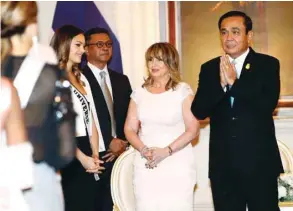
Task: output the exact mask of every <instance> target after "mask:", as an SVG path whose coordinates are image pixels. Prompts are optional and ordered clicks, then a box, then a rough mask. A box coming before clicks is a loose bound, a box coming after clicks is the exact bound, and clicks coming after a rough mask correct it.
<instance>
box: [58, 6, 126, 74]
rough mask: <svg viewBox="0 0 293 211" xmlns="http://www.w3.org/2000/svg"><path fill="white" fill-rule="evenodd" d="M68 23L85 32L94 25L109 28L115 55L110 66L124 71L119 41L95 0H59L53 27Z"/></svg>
mask: <svg viewBox="0 0 293 211" xmlns="http://www.w3.org/2000/svg"><path fill="white" fill-rule="evenodd" d="M68 24H70V25H74V26H76V27H78V28H80V29H82V30H83V31H85V32H86V31H87V30H89V29H90V28H94V27H100V28H105V29H107V30H108V31H109V33H110V37H111V39H112V41H113V55H112V59H111V60H110V62H109V64H108V66H109V68H110V69H112V70H114V71H116V72H120V73H123V67H122V58H121V50H120V44H119V41H118V39H117V37H116V35H115V34H114V33H113V31H112V30H111V27H110V26H109V24H107V22H106V20H105V18H104V17H103V16H102V14H101V13H100V11H99V9H98V8H97V6H96V4H95V3H94V2H93V1H84V2H83V1H74V2H73V1H57V5H56V9H55V14H54V18H53V23H52V28H53V30H54V31H55V30H56V29H58V28H60V27H61V26H63V25H68ZM83 63H84V62H83Z"/></svg>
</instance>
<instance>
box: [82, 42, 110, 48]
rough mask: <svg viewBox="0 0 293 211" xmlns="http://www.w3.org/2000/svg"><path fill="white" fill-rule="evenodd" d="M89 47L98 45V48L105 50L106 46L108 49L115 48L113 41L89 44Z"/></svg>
mask: <svg viewBox="0 0 293 211" xmlns="http://www.w3.org/2000/svg"><path fill="white" fill-rule="evenodd" d="M87 45H96V46H97V47H98V48H103V47H104V46H106V47H107V48H111V47H112V46H113V43H112V42H111V41H107V42H102V41H99V42H96V43H89V44H87Z"/></svg>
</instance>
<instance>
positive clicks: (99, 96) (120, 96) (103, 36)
mask: <svg viewBox="0 0 293 211" xmlns="http://www.w3.org/2000/svg"><path fill="white" fill-rule="evenodd" d="M85 38H86V47H85V51H86V55H87V61H88V63H87V65H86V66H85V68H84V69H83V74H84V75H85V77H86V78H87V80H88V81H89V84H90V89H91V91H92V95H93V100H94V107H95V110H96V113H97V117H98V124H99V131H98V132H99V148H100V153H99V157H100V159H102V160H104V161H105V163H104V167H105V168H106V169H105V171H104V172H103V173H102V174H101V175H100V180H99V181H98V182H97V191H98V196H97V211H112V210H113V202H112V197H111V191H110V190H111V189H110V177H111V172H112V167H113V164H114V162H115V160H116V158H117V157H118V156H119V155H120V154H121V153H122V152H123V151H125V149H126V147H127V145H128V143H127V141H126V138H125V135H124V123H125V119H126V115H127V110H128V104H129V101H130V94H131V92H132V89H131V86H130V83H129V80H128V78H127V76H125V75H123V74H120V73H117V72H115V71H113V70H111V69H109V68H108V66H107V63H108V61H109V60H110V59H111V56H112V44H113V43H112V40H111V38H110V34H109V32H108V31H107V30H105V29H103V28H92V29H90V30H88V31H87V32H86V33H85Z"/></svg>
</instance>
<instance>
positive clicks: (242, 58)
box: [229, 48, 249, 79]
mask: <svg viewBox="0 0 293 211" xmlns="http://www.w3.org/2000/svg"><path fill="white" fill-rule="evenodd" d="M248 53H249V48H248V49H247V50H246V51H245V52H244V53H243V54H241V55H240V56H238V57H237V58H236V59H233V58H232V57H230V56H229V61H230V62H231V63H232V61H233V60H234V63H235V69H236V74H237V78H238V79H239V78H240V74H241V70H242V67H243V64H244V61H245V59H246V57H247V55H248Z"/></svg>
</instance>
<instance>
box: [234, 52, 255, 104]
mask: <svg viewBox="0 0 293 211" xmlns="http://www.w3.org/2000/svg"><path fill="white" fill-rule="evenodd" d="M254 55H255V51H254V50H253V49H252V48H251V47H249V53H248V54H247V56H246V58H245V61H244V63H243V66H242V69H241V73H240V77H239V79H238V80H241V78H243V77H245V75H246V74H248V73H249V72H250V71H251V69H252V68H253V65H251V63H252V60H253V56H254ZM236 106H237V98H235V99H234V103H233V108H235V107H236Z"/></svg>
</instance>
